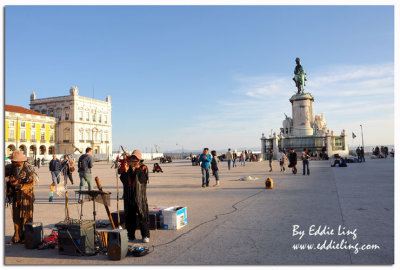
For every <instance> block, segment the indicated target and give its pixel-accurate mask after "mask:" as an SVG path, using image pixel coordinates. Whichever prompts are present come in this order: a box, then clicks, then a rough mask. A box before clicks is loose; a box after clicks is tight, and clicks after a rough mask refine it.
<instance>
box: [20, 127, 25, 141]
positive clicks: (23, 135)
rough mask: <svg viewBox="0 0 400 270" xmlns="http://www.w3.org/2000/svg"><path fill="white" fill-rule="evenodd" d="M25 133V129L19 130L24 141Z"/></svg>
mask: <svg viewBox="0 0 400 270" xmlns="http://www.w3.org/2000/svg"><path fill="white" fill-rule="evenodd" d="M25 133H26V132H25V130H24V129H22V130H21V141H25V140H26V134H25Z"/></svg>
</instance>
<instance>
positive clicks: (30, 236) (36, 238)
mask: <svg viewBox="0 0 400 270" xmlns="http://www.w3.org/2000/svg"><path fill="white" fill-rule="evenodd" d="M42 241H43V226H42V223H41V222H34V223H26V224H25V226H24V242H25V247H26V248H29V249H34V248H37V247H38V246H39V245H40V243H41V242H42Z"/></svg>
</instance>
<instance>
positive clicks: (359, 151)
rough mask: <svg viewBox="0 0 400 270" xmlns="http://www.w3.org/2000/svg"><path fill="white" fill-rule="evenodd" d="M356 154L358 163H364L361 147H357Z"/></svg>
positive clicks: (362, 148)
mask: <svg viewBox="0 0 400 270" xmlns="http://www.w3.org/2000/svg"><path fill="white" fill-rule="evenodd" d="M356 154H357V160H358V162H365V156H364V147H362V146H361V148H360V147H357V149H356Z"/></svg>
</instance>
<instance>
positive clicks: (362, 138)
mask: <svg viewBox="0 0 400 270" xmlns="http://www.w3.org/2000/svg"><path fill="white" fill-rule="evenodd" d="M360 127H361V140H362V146H363V149H364V151H365V147H364V135H363V130H362V125H360Z"/></svg>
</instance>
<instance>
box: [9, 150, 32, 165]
mask: <svg viewBox="0 0 400 270" xmlns="http://www.w3.org/2000/svg"><path fill="white" fill-rule="evenodd" d="M27 160H28V158H27V157H26V156H24V153H22V152H21V151H18V150H16V151H14V152H13V153H12V155H11V161H14V162H23V161H27Z"/></svg>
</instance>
